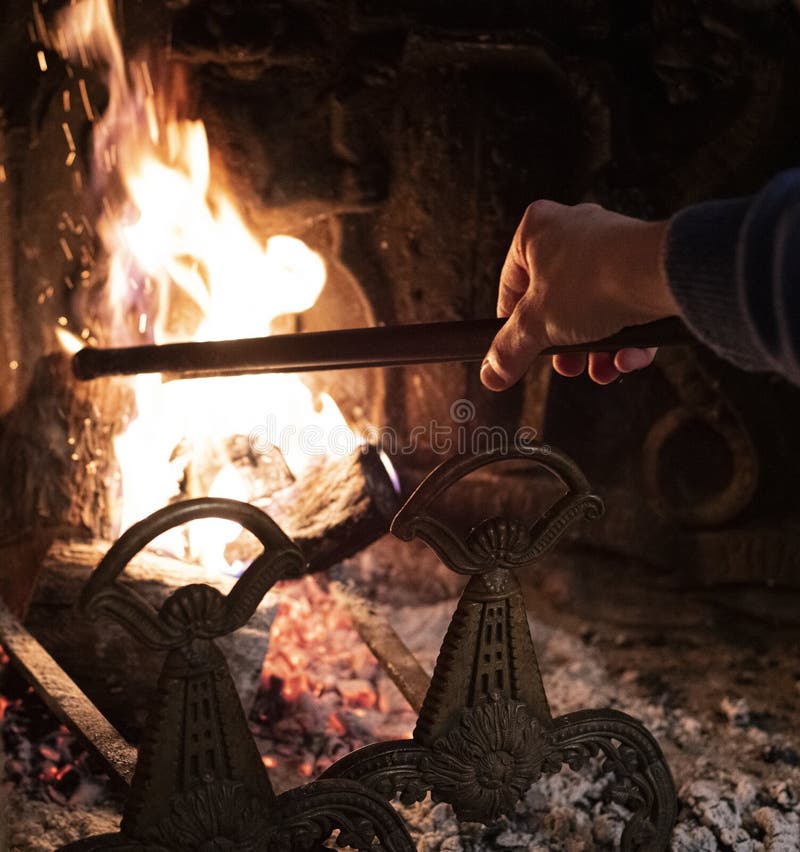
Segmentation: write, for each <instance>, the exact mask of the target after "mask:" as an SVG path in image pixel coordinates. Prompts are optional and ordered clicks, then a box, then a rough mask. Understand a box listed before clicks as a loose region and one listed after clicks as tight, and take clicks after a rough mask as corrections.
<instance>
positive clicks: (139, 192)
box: [35, 0, 345, 567]
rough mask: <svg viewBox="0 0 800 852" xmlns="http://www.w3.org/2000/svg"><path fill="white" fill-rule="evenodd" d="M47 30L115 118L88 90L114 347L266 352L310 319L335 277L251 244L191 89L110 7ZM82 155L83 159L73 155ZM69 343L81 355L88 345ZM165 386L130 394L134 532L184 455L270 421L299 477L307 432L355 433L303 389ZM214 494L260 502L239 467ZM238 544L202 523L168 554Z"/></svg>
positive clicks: (288, 243) (306, 256)
mask: <svg viewBox="0 0 800 852" xmlns="http://www.w3.org/2000/svg"><path fill="white" fill-rule="evenodd" d="M35 18H36V20H35V23H36V27H37V32H38V36H39V38H40V39H41V41H42V43H43V44H44V45H45V46H46V47H51V48H53V49H56V50H58V51H59V52H60V53H61V55H62V56H63V57H64V58H65V59H69V60H70V61H71V62H73V63H75V64H80V65H81V66H83V67H87V66H89V65H91V64H96V65H98V66H100V67H103V68H105V69H106V73H107V83H108V89H109V101H108V107H107V109H106V111H105V113H104V114H103V116H102V117H99V118H98V117H97V116H96V113H95V110H94V108H93V106H92V104H91V103H90V101H89V98H88V95H87V94H86V87H85V85H84V86H82V87H81V90H80V91H81V100H82V102H83V107H84V110H85V112H86V115H87V117H88V118H89V119H90V120H94V121H95V126H94V152H93V154H94V157H93V161H94V178H93V179H94V183H95V190H96V191H97V192H98V193H99V194H100V195H101V196H102V210H103V212H102V214H101V216H100V221H99V222H98V227H97V231H98V234H99V235H100V237H101V239H102V241H103V244H104V248H105V250H106V252H107V255H108V258H109V273H108V281H107V284H106V289H105V295H106V299H105V313H106V318H105V323H104V324H105V332H106V333H105V334H104V335H103V337H104V338H105V341H104V342H107V343H109V344H110V345H133V344H136V343H143V342H156V343H165V342H173V341H176V340H189V339H194V340H216V339H225V338H234V337H255V336H261V335H265V334H269V333H270V327H271V324H272V322H273V320H274V319H275V318H276V317H278V316H280V315H283V314H293V313H300V312H302V311H305V310H307V309H308V308H310V307H311V306H312V305H313V304H314V303H315V301H316V299H317V297H318V296H319V293H320V291H321V290H322V288H323V286H324V284H325V278H326V269H325V264H324V262H323V261H322V259H321V258H320V257H319V256H318V255H317V254H316V253H314V252H313V251H311V249H309V248H308V247H307V246H306V245H305V244H304V243H302V242H301V241H300V240H298V239H295V238H293V237H290V236H283V235H270V236H269V238H268V239H266V240H265V239H263V238H262V237H259V236H256V235H254V234H252V233H251V232H250V230H249V229H248V227H247V226H246V224H245V223H244V221H243V219H242V216H241V215H240V213H239V211H238V210H237V207H236V204H235V202H234V200H233V199H232V198H230V197H229V195H228V194H227V193H226V191H225V189H224V182H223V180H222V179H221V178H219V177H218V176H215V175H213V174H212V169H211V158H210V156H209V145H208V139H207V137H206V131H205V127H204V126H203V123H202V122H201V121H196V120H191V119H189V118H187V117H184V116H183V115H182V113H183V112H185V109H184V104H185V102H186V100H187V98H186V92H187V90H188V86H187V81H186V79H185V77H184V75H183V74H182V72H181V71H180V69H176V68H174V67H162V66H163V63H153V62H148V61H145V60H143V59H141V58H137V59H134V60H131V61H126V59H125V57H124V54H123V49H122V44H121V42H120V39H119V36H118V34H117V31H116V29H115V26H114V19H113V14H112V12H111V8H110V5H109V0H81V1H80V2H77V3H73V4H71V5H70V6H69V7H68V8H67V9H65V10H64V12H63V13H61V14H60V15H59V16H58V17H57V18H56V20H55V24H54V28H48V27H47V26H46V25H45V23H44V21H43V19H42V17H41V14H40V13H38V10H37V11H36V14H35ZM154 71H157V72H158V73H153V72H154ZM68 131H69V126H68V125H66V130H65V133H67V132H68ZM67 138H68V140H69V139H71V134H68V135H67ZM69 148H70V150H69V153H70V154H72V153H74V141H73V142H71V144H70V146H69ZM61 331H62V334H61V335H60V336H61V339H62V341H63V342H64V343H65V345H66V346H67V347H68V348H70V349H71V348H73V347H74V345H75V343H76V340H77V339H76V338H70V337H68V336H67V333H66V332H63V330H61ZM96 336H98V337H99V336H100V333H98V335H96ZM101 339H102V338H101ZM166 378H167V377H164V378H163V379H162V377H159V376H140V377H137V378H135V379H134V380H133V386H134V389H135V395H136V410H137V415H136V418H135V420H133V422H131V424H130V425H129V427H128V428H127V430H126V431H125V432H124V434H122V435H121V436H120V437H119V438H118V439H117V441H116V446H115V450H116V455H117V458H118V461H119V464H120V469H121V480H122V481H121V491H122V494H123V506H122V517H121V518H120V526H121V527H122V528H126V527H127V526H129V525H130V524H131V523H133V522H134V521H136V520H139V519H140V518H142V517H144V516H145V515H147V514H149V513H150V512H152V511H154V510H155V509H157V508H159V507H161V506H163V505H165V504H166V503H168V502H170V501H171V500H174V499H175V497H176V496H178V491H179V483H180V481H181V480H182V478H183V476H184V474H185V470H186V462H185V458H184V457H183V455H182V454H181V453H176V448H178V447H180V446H196V447H199V446H204V445H205V446H207V445H208V442H209V441H213V440H220V439H224V438H226V437H229V436H241V435H249V434H251V432H252V430H253V429H254V428H255V427H257V426H259V424H262V423H263V422H264V419H265V417H267V416H269V418H270V421H271V423H272V424H274V426H275V432H276V434H280V433H281V430H284V431H285V432H286V433H287V434H286V435H282V437H283V438H284V440H282V442H281V449H282V450H283V451H284V455H285V457H286V461H287V464H288V466H289V468H290V469H291V471H292V473H293V474H294V475H297V474H299V473H301V471H302V468H303V467H304V465H305V463H306V461H307V455H306V454H305V453H303V447H302V442H301V440H299V438H300V436H301V435H302V431H303V427H308V426H313V427H314V428H315V430H317V431H316V432H315V434H317V435H319V434H320V432H319V430H320V429H321V430H323V433H324V432H327V430H329V429H330V428H332V427H333V426H342V425H344V424H345V421H344V418H343V417H342V415H341V413H340V412H339V410H338V408H337V407H336V405H335V403H334V402H333V400H332V399H330V397H326V396H324V395H323V396H322V397H321V398H317V399H314V398H312V395H311V393H310V391H309V390H308V388H307V387H306V386H305V385H304V384H303V383H302V382H301V381H300V380H299V379H298V378H296V377H291V376H243V377H238V378H235V379H233V378H225V379H203V380H199V379H193V380H189V381H168V380H166ZM290 428H291V435H289V434H288V431H289V429H290ZM317 443H319V442H317ZM208 493H209V494H211V495H212V496H214V495H215V496H226V497H234V498H237V499H243V500H246V499H247V498H248V494H247V484H246V483H245V481H244V480H243V478H242V477H241V475H240V474H239V472H238V469H237V468H236V467H235V466H234V465H232V464H231V465H223V466H222V468H221V469H220V470H219V472H218V473H217V475H216V477H215V479H214V481H213V483H212V484H211V486H210V488H209V491H208ZM239 532H240V528H239V527H238V526H237V525H236V524H232V523H230V522H222V521H207V522H196V523H195V524H193V525H192V527H191V530H190V533H189V535H188V538H187V535H186V534H185V532H183V531H181V532H176V533H173V534H171V535H170V538H169V539H167V538H165V537H162V539H161V540H160V541H159V546H160V547H162V548H164V549H167V550H168V551H170V552H172V553H174V554H175V555H178V556H184V555H186V548H187V542H188V551H189V553H190V555H191V556H193V557H195V558H198V559H200V560H201V561H203V562H204V563H205V564H206V565H207V566H209V567H211V566H214V567H225V566H224V564H223V563H224V558H223V551H224V548H225V545H226V543H227V542H229V541H231V540H232V539H233V538H235V537H236V536H237V535H238V533H239Z"/></svg>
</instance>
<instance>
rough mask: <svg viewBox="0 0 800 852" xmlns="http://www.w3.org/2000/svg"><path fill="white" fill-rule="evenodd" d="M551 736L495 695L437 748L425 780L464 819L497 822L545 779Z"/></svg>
mask: <svg viewBox="0 0 800 852" xmlns="http://www.w3.org/2000/svg"><path fill="white" fill-rule="evenodd" d="M546 744H547V736H546V733H545V732H544V730H543V729H542V726H541V725H540V724H539V722H538V721H537V720H536V719H532V718H531V717H530V715H529V714H528V711H527V709H526V707H525V705H524V704H522V703H521V702H519V701H513V700H512V699H509V698H507V697H505V696H503V695H501V694H500V693H497V692H494V693H492V694H491V695H490V696H489V697H488V698H487V699H485V700H484V701H482V702H480V703H479V704H478V705H476V706H475V707H473V708H470V709H467V710H465V711H464V712H463V713H462V715H461V718H460V720H459V723H458V725H457V726H456V727H454V728H453V729H452V730H451V731H450V732H449V733H448V734H447V735H445V736H443V737H441V738H440V739H439V740H437V741H436V742H435V743H434V744H433V748H432V749H431V753H430V755H429V756H428V757H426V758H425V759H424V760H423V761H422V777H423V779H424V781H425V784H426V785H429V786H430V787H431V789H432V791H433V796H434V798H436V799H439V800H442V801H445V802H448V803H449V804H451V805H452V806H453V809H454V810H455V812H456V815H457V816H458V817H459V818H460V819H464V820H468V821H472V822H474V821H478V822H494V821H495V820H497V819H499V818H500V817H501V816H502V815H503V814H507V813H509V812H511V811H512V810H513V809H514V806H515V805H516V804H517V802H518V801H519V800H520V798H521V797H522V796H523V795H524V794H525V791H526V790H527V789H528V787H530V786H531V784H532V783H533V782H534V781H536V779H537V778H538V777H539V775H540V773H541V766H542V761H543V759H544V756H545V750H546Z"/></svg>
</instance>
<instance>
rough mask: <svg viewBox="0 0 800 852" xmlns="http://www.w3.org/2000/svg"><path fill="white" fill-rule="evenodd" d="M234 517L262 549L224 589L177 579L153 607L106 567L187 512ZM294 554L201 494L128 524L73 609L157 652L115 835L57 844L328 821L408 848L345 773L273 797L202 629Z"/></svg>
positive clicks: (345, 837) (320, 838)
mask: <svg viewBox="0 0 800 852" xmlns="http://www.w3.org/2000/svg"><path fill="white" fill-rule="evenodd" d="M209 517H213V518H223V519H225V520H230V521H236V522H237V523H239V524H241V525H242V526H243V527H245V528H246V529H248V530H249V531H250V532H251V533H253V535H255V536H256V537H257V538H258V539H259V541H260V542H261V544H262V545H263V546H264V552H263V553H262V554H261V555H260V556H259V557H258V558H256V559H255V560H254V561H253V563H252V564H251V565H250V567H249V568H248V569H247V570H246V571H245V572H244V574H242V576H241V577H240V579H239V580H238V582H237V583H236V585H235V586H234V587H233V589H231V591H230V593H229V594H228V595H227V596H225V595H223V594H221V593H220V592H219V591H218V590H216V589H214V588H212V587H211V586H206V585H202V584H194V585H190V586H184V587H183V588H181V589H178V591H177V592H175V593H174V594H172V595H171V596H170V597H169V598H168V599H167V600H166V602H165V603H164V605H163V606H162V607H161V609H160V611H158V612H156V611H155V609H153V608H152V607H151V606H150V605H149V604H148V603H146V602H145V601H144V600H143V599H141V598H140V597H139V596H138V595H137V594H136V593H135V592H134V591H133V590H132V589H131V588H130V587H128V586H125V585H124V584H123V583H120V582H119V580H118V578H119V576H120V575H121V574H122V572H123V571H124V570H125V567H126V566H127V565H128V563H129V562H130V561H131V559H133V557H134V556H135V555H136V554H137V553H138V552H139V551H140V550H141V549H142V548H144V547H145V546H146V545H147V544H148V543H149V542H150V541H152V540H153V539H154V538H156V537H157V536H158V535H161V533H163V532H166V531H167V530H169V529H172V528H173V527H176V526H179V525H181V524H184V523H186V522H188V521H191V520H195V519H197V518H209ZM303 562H304V559H303V555H302V553H301V552H300V550H299V549H298V548H297V547H296V546H295V545H294V544H293V543H292V542H291V541H290V540H289V539H288V538H287V537H286V536H285V535H284V533H283V532H282V531H281V529H280V528H279V527H278V525H277V524H275V522H274V521H272V519H271V518H269V517H268V516H267V515H265V514H264V513H263V512H262V511H261V510H260V509H257V508H255V507H253V506H249V505H247V504H246V503H240V502H238V501H235V500H224V499H212V498H201V499H199V500H187V501H185V502H182V503H177V504H175V505H172V506H168V507H167V508H165V509H161V510H160V511H158V512H155V513H154V514H152V515H150V517H149V518H147V519H145V520H144V521H141V522H140V523H138V524H136V525H134V526H133V527H131V528H130V529H129V530H128V531H127V532H126V533H125V534H124V535H123V536H122V537H121V538H120V539H119V540H118V541H117V542H116V543H115V544H114V545H113V547H112V548H111V549H110V550H109V551H108V553H107V554H106V556H105V557H104V559H103V560H102V561H101V563H100V565H99V566H98V567H97V570H96V571H95V572H94V573H93V574H92V576H91V578H90V580H89V582H88V583H87V585H86V588H85V589H84V593H83V597H82V600H81V609H82V610H83V612H84V613H85V614H86V615H87V616H89V617H91V618H96V617H98V616H101V615H102V616H108V617H111V618H113V619H115V620H116V621H118V622H120V623H121V624H122V625H124V626H125V627H126V628H127V629H128V630H129V631H130V632H131V633H132V634H133V635H134V636H135V637H136V638H137V639H138V640H139V641H140V642H142V643H144V644H145V645H147V646H148V647H149V648H152V649H154V650H161V651H167V658H166V661H165V663H164V667H163V669H162V672H161V676H160V678H159V682H158V691H157V695H156V698H155V700H154V704H153V707H152V708H151V711H150V715H149V717H148V723H147V726H146V728H145V735H144V738H143V740H142V743H141V747H140V749H139V760H138V763H137V766H136V772H135V774H134V777H133V783H132V785H131V792H130V795H129V797H128V801H127V802H126V805H125V811H124V814H123V819H122V826H121V831H120V833H119V834H111V835H102V836H98V837H92V838H89V839H87V840H81V841H78V842H77V843H72V844H70V845H69V846H66V847H63V849H62V850H61V852H106V850H108V852H111V850H114V852H267V850H269V852H296V850H302V852H306V850H308V852H312V850H313V852H316V850H322V849H324V848H325V847H323V846H322V843H323V842H324V841H325V840H327V839H328V837H330V835H331V833H332V832H333V830H334V829H339V832H340V833H339V836H338V843H339V844H340V845H343V846H352V847H355V848H357V849H359V850H367V849H372V848H373V841H375V840H377V841H378V842H379V843H380V844H381V848H382V849H385V850H387V852H414V844H413V843H412V841H411V837H410V836H409V834H408V830H407V829H406V827H405V824H404V823H403V821H402V819H401V818H400V816H399V815H398V814H397V813H396V812H395V810H394V809H393V808H392V807H391V805H389V804H388V803H387V802H386V801H385V799H383V798H381V797H380V796H379V795H377V794H376V793H374V792H373V791H371V790H369V789H367V788H366V787H364V786H363V785H361V784H360V783H358V782H356V781H351V780H347V779H343V780H335V781H317V782H314V783H311V784H307V785H305V786H303V787H299V788H297V789H294V790H290V791H288V792H286V793H284V794H282V795H281V796H276V795H275V793H274V791H273V789H272V785H271V784H270V780H269V775H268V773H267V770H266V768H265V767H264V765H263V763H262V762H261V757H260V755H259V753H258V750H257V748H256V745H255V742H254V741H253V738H252V735H251V733H250V730H249V728H248V725H247V720H246V718H245V715H244V711H243V710H242V705H241V703H240V702H239V697H238V695H237V693H236V688H235V686H234V684H233V680H232V679H231V676H230V674H229V672H228V667H227V664H226V663H225V658H224V657H223V655H222V653H221V652H220V651H219V649H218V648H217V647H216V645H215V643H214V639H215V638H218V637H220V636H224V635H226V634H227V633H231V632H232V631H234V630H237V629H238V628H240V627H242V626H243V625H244V624H246V623H247V621H248V620H249V619H250V617H251V616H252V614H253V613H254V612H255V609H256V607H257V606H258V604H259V602H260V601H261V599H262V598H263V597H264V595H265V594H266V593H267V591H268V590H269V589H270V587H271V586H272V585H273V584H274V583H275V582H276V581H277V580H278V579H280V578H281V577H282V576H283V575H284V573H286V572H287V571H291V569H295V570H297V569H300V568H302V567H303Z"/></svg>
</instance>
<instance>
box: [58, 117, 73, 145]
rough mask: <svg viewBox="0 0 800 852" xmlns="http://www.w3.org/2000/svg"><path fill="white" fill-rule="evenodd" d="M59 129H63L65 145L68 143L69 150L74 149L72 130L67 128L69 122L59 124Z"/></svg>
mask: <svg viewBox="0 0 800 852" xmlns="http://www.w3.org/2000/svg"><path fill="white" fill-rule="evenodd" d="M61 129H62V130H63V131H64V136H65V137H66V139H67V145H69V150H70V151H74V150H75V140H74V139H73V138H72V131H71V130H70V128H69V124H68V123H67V122H66V121H65V122H64V123H63V124H62V125H61Z"/></svg>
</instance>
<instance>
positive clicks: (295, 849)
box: [266, 779, 415, 852]
mask: <svg viewBox="0 0 800 852" xmlns="http://www.w3.org/2000/svg"><path fill="white" fill-rule="evenodd" d="M278 804H279V810H278V813H277V815H276V819H275V828H274V830H273V832H272V833H271V834H270V837H269V843H268V844H266V847H267V848H269V849H270V852H273V850H274V852H306V850H309V852H310V850H314V849H316V848H317V846H318V845H319V844H320V843H323V842H324V841H326V840H327V839H328V838H329V837H330V836H331V834H332V833H333V831H334V830H335V829H338V830H339V836H338V838H337V844H338V845H339V846H351V847H353V848H354V849H358V850H363V852H372V850H374V843H373V841H374V840H376V839H377V840H378V842H379V843H380V844H381V847H382V849H383V850H384V852H414V848H415V847H414V843H413V841H412V840H411V835H410V834H409V833H408V829H407V828H406V825H405V823H404V822H403V820H402V818H401V817H400V815H399V814H397V813H396V812H395V811H394V810H393V809H392V808H391V807H390V806H388V805H387V804H386V802H385V801H384V799H382V798H381V797H380V796H379V795H378V794H377V793H375V792H373V791H372V790H369V789H368V788H367V787H366V786H365V785H363V784H359V783H357V782H355V781H349V780H341V779H337V780H335V781H334V780H323V781H316V782H314V783H312V784H307V785H306V786H305V787H300V788H299V789H296V790H290V791H289V792H288V793H284V794H283V795H282V796H281V797H280V798H279V800H278Z"/></svg>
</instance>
